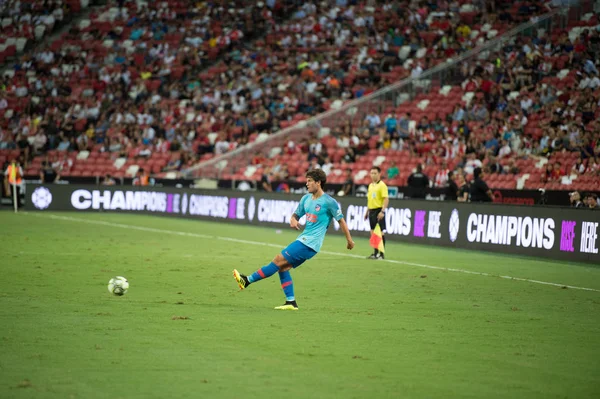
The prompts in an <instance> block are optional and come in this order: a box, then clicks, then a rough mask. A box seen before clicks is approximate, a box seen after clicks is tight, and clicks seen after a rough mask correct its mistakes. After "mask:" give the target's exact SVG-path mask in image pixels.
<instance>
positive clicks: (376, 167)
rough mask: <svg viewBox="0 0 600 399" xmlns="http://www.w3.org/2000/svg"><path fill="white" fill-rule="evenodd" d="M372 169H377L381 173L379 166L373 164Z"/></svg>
mask: <svg viewBox="0 0 600 399" xmlns="http://www.w3.org/2000/svg"><path fill="white" fill-rule="evenodd" d="M371 170H376V171H377V173H381V168H380V167H379V166H371Z"/></svg>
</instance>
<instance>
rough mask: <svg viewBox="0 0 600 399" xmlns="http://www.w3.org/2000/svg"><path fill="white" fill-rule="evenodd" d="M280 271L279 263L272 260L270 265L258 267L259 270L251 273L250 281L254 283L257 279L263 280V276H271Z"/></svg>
mask: <svg viewBox="0 0 600 399" xmlns="http://www.w3.org/2000/svg"><path fill="white" fill-rule="evenodd" d="M278 271H279V268H278V267H277V265H276V264H275V263H273V262H271V263H269V264H268V265H266V266H263V267H261V268H260V269H258V270H257V271H255V272H254V273H252V274H251V275H249V276H248V281H250V282H251V283H254V282H256V281H260V280H262V279H263V278H267V277H271V276H272V275H274V274H275V273H277V272H278Z"/></svg>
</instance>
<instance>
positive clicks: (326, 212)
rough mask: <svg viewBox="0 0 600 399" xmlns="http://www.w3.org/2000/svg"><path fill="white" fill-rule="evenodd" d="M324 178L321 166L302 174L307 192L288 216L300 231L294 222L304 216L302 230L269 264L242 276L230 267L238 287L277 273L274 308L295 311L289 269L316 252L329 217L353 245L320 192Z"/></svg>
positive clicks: (339, 214) (334, 209) (342, 222)
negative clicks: (278, 299)
mask: <svg viewBox="0 0 600 399" xmlns="http://www.w3.org/2000/svg"><path fill="white" fill-rule="evenodd" d="M326 181H327V176H326V175H325V172H323V171H322V170H321V169H314V170H311V171H309V172H307V173H306V188H307V189H308V194H306V195H305V196H303V197H302V199H301V200H300V204H298V208H297V209H296V212H294V214H293V215H292V216H291V218H290V227H291V228H293V229H296V230H300V226H299V225H298V221H299V220H300V218H301V217H302V216H304V215H306V226H305V228H304V231H303V232H302V234H300V235H299V236H298V238H297V239H296V241H294V242H292V243H291V244H290V245H288V246H287V248H285V249H284V250H283V251H281V253H280V254H277V255H276V256H275V258H274V259H273V261H272V262H271V263H269V264H268V265H266V266H263V267H261V268H260V269H258V270H257V271H256V272H254V273H252V274H251V275H249V276H246V275H244V274H241V273H240V272H238V271H237V270H234V271H233V277H234V278H235V280H236V281H237V283H238V285H239V286H240V289H241V290H243V289H245V288H247V287H248V286H249V285H250V284H252V283H256V282H257V281H260V280H262V279H265V278H267V277H271V276H272V275H273V274H275V273H279V280H280V281H281V288H283V293H284V294H285V304H283V305H282V306H277V307H276V308H275V309H277V310H298V304H297V303H296V297H295V296H294V283H293V282H292V276H291V274H290V269H292V268H294V269H295V268H297V267H298V266H300V265H301V264H303V263H304V262H305V261H307V260H309V259H311V258H312V257H313V256H315V255H316V254H317V252H319V250H320V249H321V245H323V239H324V238H325V233H327V228H328V227H329V225H330V224H331V220H332V219H335V220H337V221H338V222H339V224H340V228H341V229H342V231H343V232H344V234H345V235H346V241H347V245H346V248H348V249H352V248H354V241H352V236H351V235H350V231H349V230H348V225H346V221H345V220H344V215H343V214H342V210H341V209H340V207H339V206H338V203H337V202H336V201H335V200H334V199H333V198H331V196H329V195H328V194H325V193H324V192H323V187H324V186H325V183H326Z"/></svg>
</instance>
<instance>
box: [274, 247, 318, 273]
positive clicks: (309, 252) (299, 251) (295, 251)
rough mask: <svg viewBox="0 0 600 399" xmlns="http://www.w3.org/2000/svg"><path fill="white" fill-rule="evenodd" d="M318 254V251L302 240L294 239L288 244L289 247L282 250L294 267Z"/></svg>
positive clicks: (282, 253)
mask: <svg viewBox="0 0 600 399" xmlns="http://www.w3.org/2000/svg"><path fill="white" fill-rule="evenodd" d="M316 254H317V251H315V250H314V249H312V248H309V247H307V246H306V245H304V244H302V243H301V242H300V241H294V242H293V243H291V244H290V245H288V246H287V248H285V249H284V250H283V251H281V255H283V257H284V258H285V260H287V261H288V263H289V264H290V265H292V266H293V267H294V268H296V267H298V266H300V265H301V264H303V263H304V262H306V261H307V260H309V259H310V258H312V257H313V256H315V255H316Z"/></svg>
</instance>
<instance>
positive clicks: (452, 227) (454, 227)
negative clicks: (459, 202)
mask: <svg viewBox="0 0 600 399" xmlns="http://www.w3.org/2000/svg"><path fill="white" fill-rule="evenodd" d="M459 226H460V219H459V217H458V210H457V209H453V210H452V214H451V215H450V221H449V222H448V233H449V234H450V241H452V242H454V241H456V238H457V237H458V230H459Z"/></svg>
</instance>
